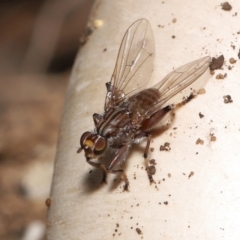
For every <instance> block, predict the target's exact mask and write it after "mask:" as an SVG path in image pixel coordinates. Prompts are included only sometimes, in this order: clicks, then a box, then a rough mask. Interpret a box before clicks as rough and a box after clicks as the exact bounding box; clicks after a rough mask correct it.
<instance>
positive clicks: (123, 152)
mask: <svg viewBox="0 0 240 240" xmlns="http://www.w3.org/2000/svg"><path fill="white" fill-rule="evenodd" d="M128 148H129V147H128V146H127V145H124V146H122V147H121V148H119V149H118V150H117V152H116V153H115V155H114V157H113V159H112V161H111V163H110V165H109V167H108V168H107V171H108V172H110V173H121V175H122V177H123V180H124V182H125V185H124V187H123V189H124V191H127V190H128V187H129V181H128V178H127V175H126V173H125V172H124V170H123V169H114V168H115V167H116V166H119V165H120V164H121V163H122V162H123V161H124V160H125V158H126V156H127V153H128Z"/></svg>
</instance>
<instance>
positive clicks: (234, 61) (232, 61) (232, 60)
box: [229, 58, 237, 64]
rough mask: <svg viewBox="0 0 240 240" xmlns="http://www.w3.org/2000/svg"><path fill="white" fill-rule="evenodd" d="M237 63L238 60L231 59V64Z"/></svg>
mask: <svg viewBox="0 0 240 240" xmlns="http://www.w3.org/2000/svg"><path fill="white" fill-rule="evenodd" d="M236 61H237V60H235V59H234V58H230V59H229V62H230V63H231V64H234V63H236Z"/></svg>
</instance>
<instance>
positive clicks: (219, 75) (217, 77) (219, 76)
mask: <svg viewBox="0 0 240 240" xmlns="http://www.w3.org/2000/svg"><path fill="white" fill-rule="evenodd" d="M224 78H225V74H221V73H219V74H218V75H217V76H216V79H218V80H223V79H224Z"/></svg>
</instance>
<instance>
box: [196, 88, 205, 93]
mask: <svg viewBox="0 0 240 240" xmlns="http://www.w3.org/2000/svg"><path fill="white" fill-rule="evenodd" d="M205 93H206V90H205V89H204V88H201V89H199V90H198V92H197V94H205Z"/></svg>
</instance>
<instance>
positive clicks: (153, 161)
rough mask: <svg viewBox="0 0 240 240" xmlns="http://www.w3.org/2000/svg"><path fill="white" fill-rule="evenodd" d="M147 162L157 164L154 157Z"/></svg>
mask: <svg viewBox="0 0 240 240" xmlns="http://www.w3.org/2000/svg"><path fill="white" fill-rule="evenodd" d="M149 163H150V164H152V165H156V164H157V163H156V160H155V159H151V160H149Z"/></svg>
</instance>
